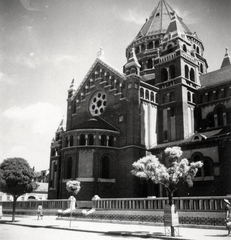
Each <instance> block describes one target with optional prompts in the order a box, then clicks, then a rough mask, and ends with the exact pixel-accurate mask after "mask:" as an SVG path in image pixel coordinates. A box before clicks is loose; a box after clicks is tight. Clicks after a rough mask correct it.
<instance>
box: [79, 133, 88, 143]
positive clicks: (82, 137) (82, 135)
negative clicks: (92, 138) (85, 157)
mask: <svg viewBox="0 0 231 240" xmlns="http://www.w3.org/2000/svg"><path fill="white" fill-rule="evenodd" d="M79 145H81V146H85V145H86V140H85V134H81V135H80V139H79Z"/></svg>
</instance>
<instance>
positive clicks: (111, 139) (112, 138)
mask: <svg viewBox="0 0 231 240" xmlns="http://www.w3.org/2000/svg"><path fill="white" fill-rule="evenodd" d="M108 146H110V147H113V146H114V137H113V136H109V140H108Z"/></svg>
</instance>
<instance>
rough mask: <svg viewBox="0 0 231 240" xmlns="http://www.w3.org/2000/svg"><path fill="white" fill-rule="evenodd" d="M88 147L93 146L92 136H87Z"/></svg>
mask: <svg viewBox="0 0 231 240" xmlns="http://www.w3.org/2000/svg"><path fill="white" fill-rule="evenodd" d="M88 145H94V135H93V134H89V135H88Z"/></svg>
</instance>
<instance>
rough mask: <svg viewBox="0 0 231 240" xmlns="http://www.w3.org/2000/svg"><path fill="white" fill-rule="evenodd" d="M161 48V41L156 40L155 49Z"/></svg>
mask: <svg viewBox="0 0 231 240" xmlns="http://www.w3.org/2000/svg"><path fill="white" fill-rule="evenodd" d="M159 46H160V41H159V40H156V41H155V48H158V47H159Z"/></svg>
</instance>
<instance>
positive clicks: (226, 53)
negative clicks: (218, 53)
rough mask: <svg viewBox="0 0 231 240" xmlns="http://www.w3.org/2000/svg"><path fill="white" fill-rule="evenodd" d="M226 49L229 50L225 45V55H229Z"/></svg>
mask: <svg viewBox="0 0 231 240" xmlns="http://www.w3.org/2000/svg"><path fill="white" fill-rule="evenodd" d="M228 50H229V49H228V48H227V47H226V48H225V55H229V52H228Z"/></svg>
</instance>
